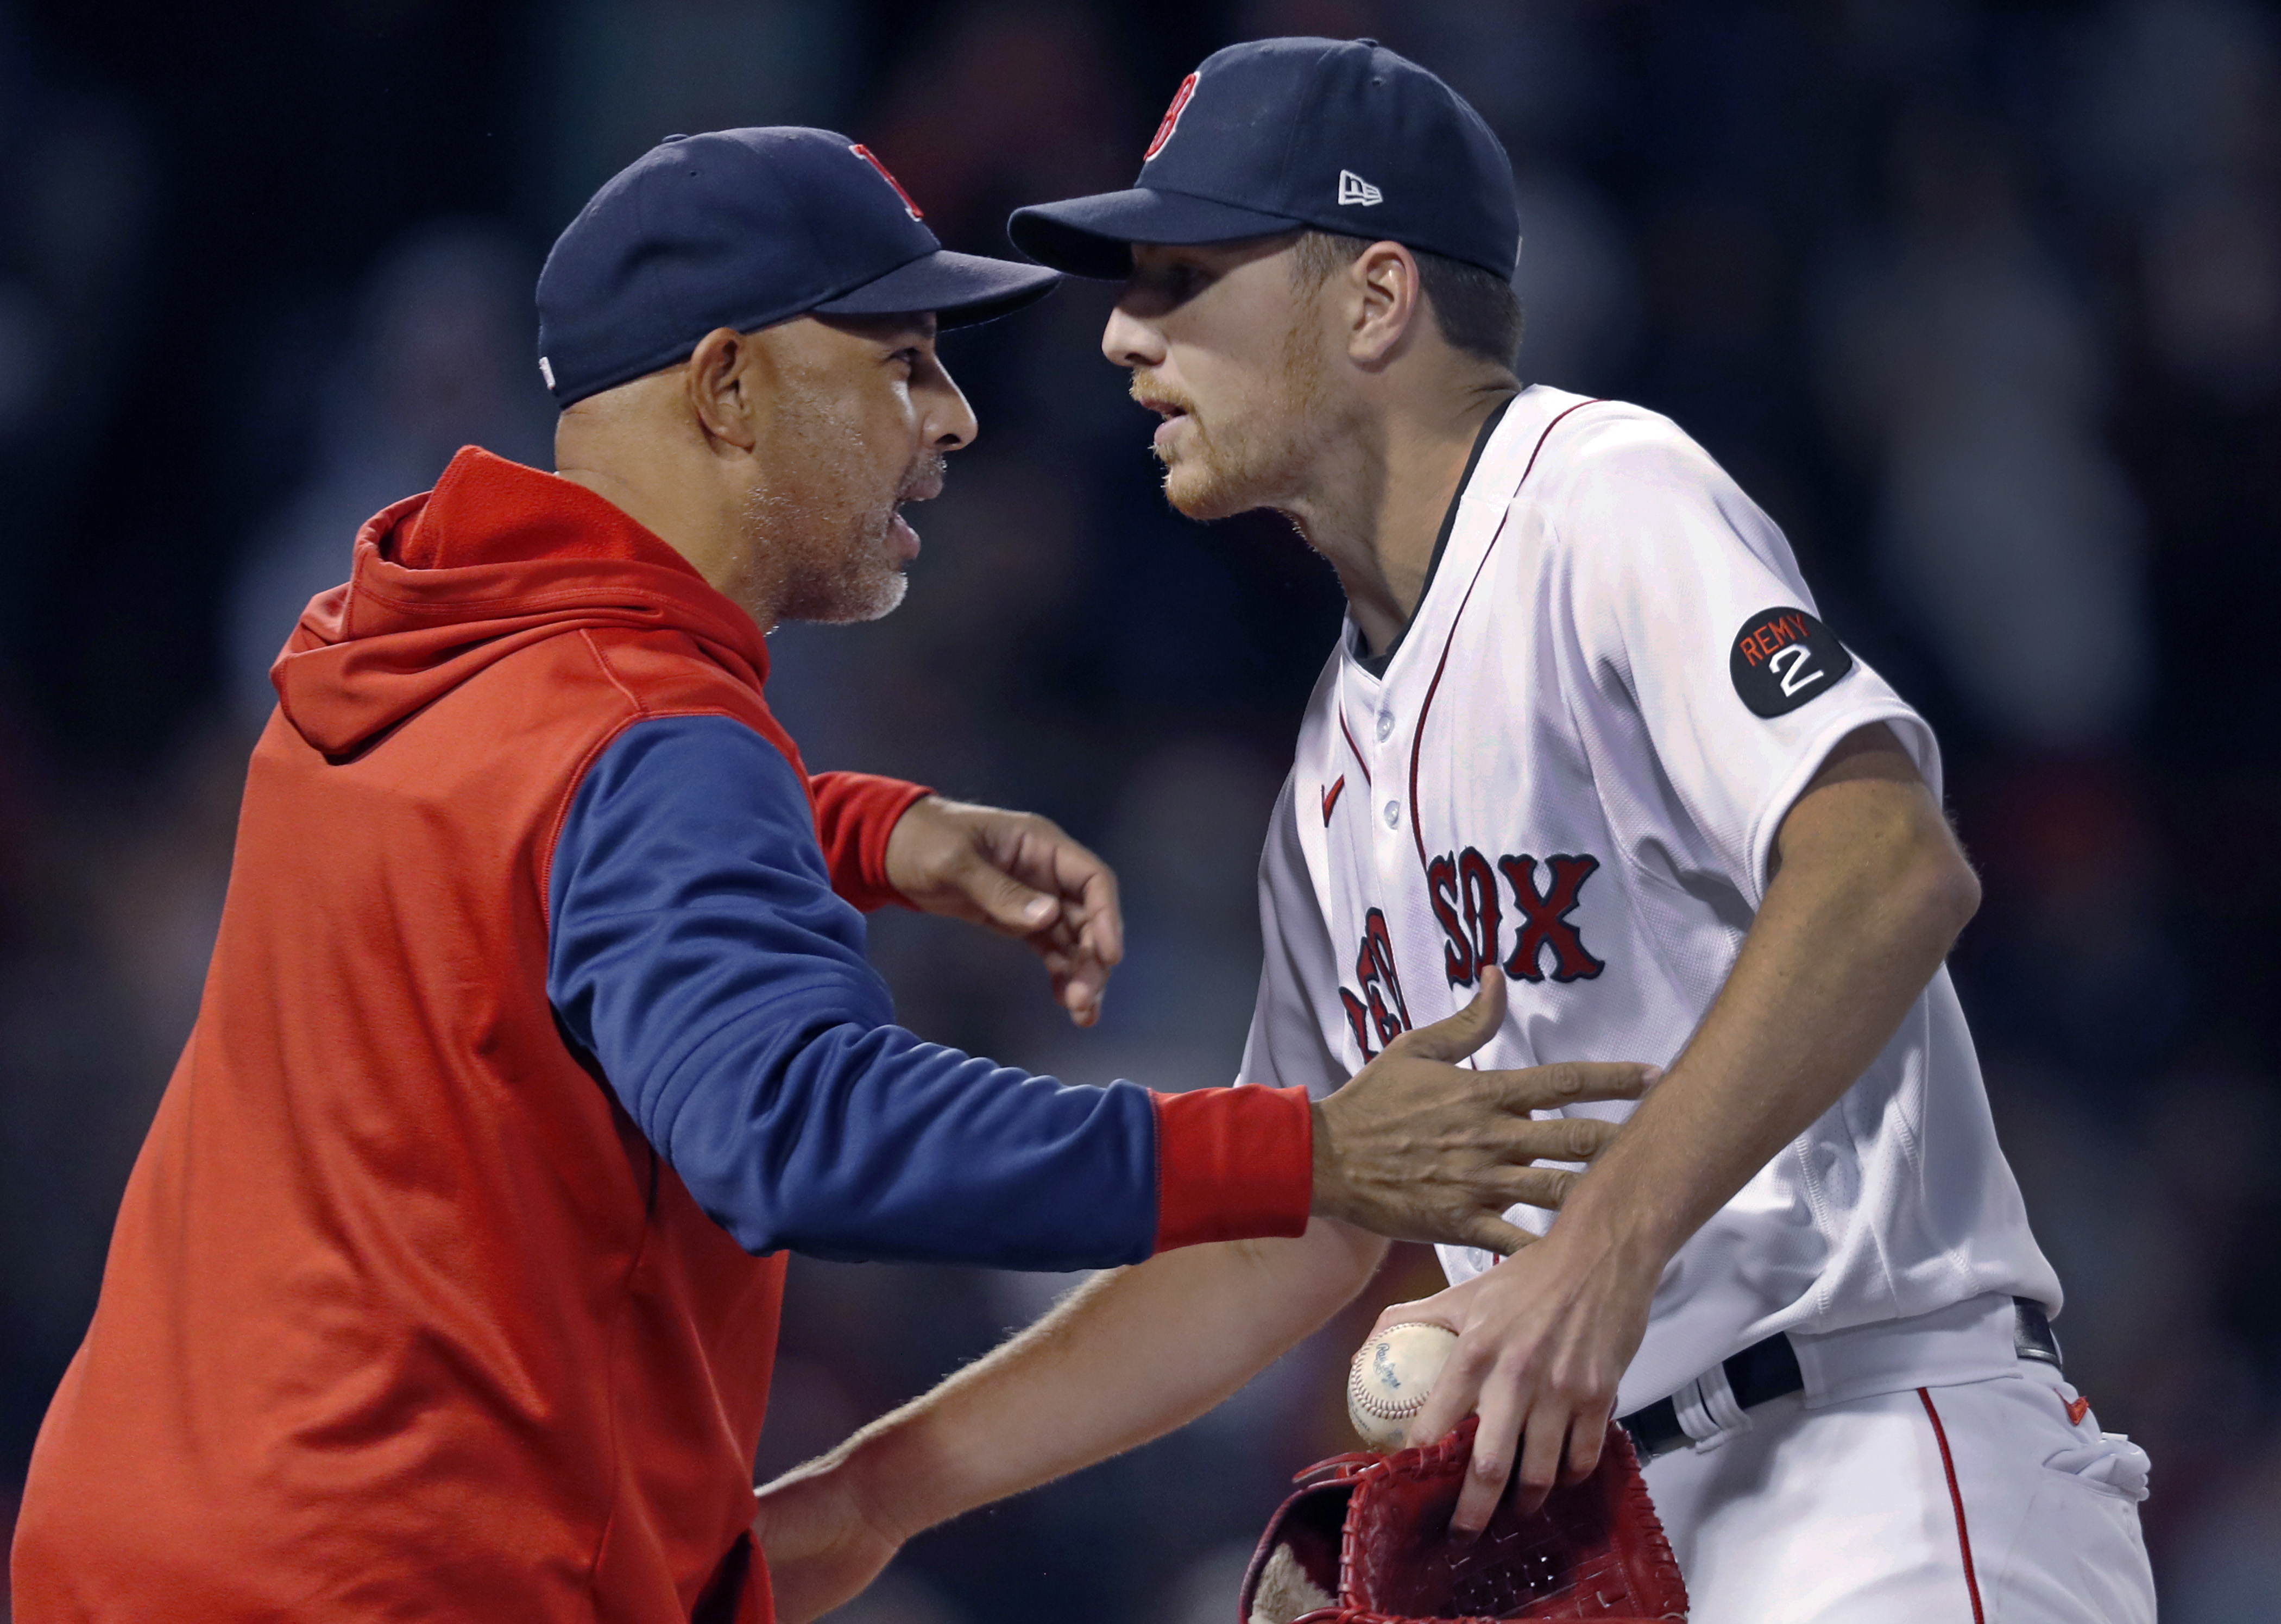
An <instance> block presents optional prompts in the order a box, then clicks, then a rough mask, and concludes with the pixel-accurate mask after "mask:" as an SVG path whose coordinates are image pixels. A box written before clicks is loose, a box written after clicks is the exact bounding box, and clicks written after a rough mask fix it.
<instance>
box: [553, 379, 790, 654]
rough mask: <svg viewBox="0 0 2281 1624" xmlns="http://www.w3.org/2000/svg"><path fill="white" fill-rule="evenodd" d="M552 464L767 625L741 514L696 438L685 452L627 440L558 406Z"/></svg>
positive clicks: (767, 607) (770, 626)
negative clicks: (561, 416)
mask: <svg viewBox="0 0 2281 1624" xmlns="http://www.w3.org/2000/svg"><path fill="white" fill-rule="evenodd" d="M576 409H577V408H576V407H573V408H572V409H571V410H572V412H574V413H575V412H576ZM554 471H555V474H556V476H557V477H559V478H561V479H567V480H568V481H569V482H570V483H573V484H576V485H584V487H585V488H586V489H587V490H589V491H592V492H593V493H594V494H595V495H597V496H599V497H600V498H601V499H603V500H604V501H606V502H607V503H609V504H610V505H611V506H612V507H615V508H616V509H617V510H618V511H619V512H620V513H622V514H625V515H626V517H628V518H629V519H631V520H632V521H633V522H635V523H636V524H638V525H640V526H641V527H642V528H643V529H644V530H647V531H649V532H650V534H651V535H653V536H655V537H657V538H658V539H659V540H660V541H662V542H663V543H665V545H667V546H669V547H671V548H672V549H673V550H674V551H675V552H676V553H679V554H681V556H682V557H683V558H684V559H685V560H687V561H688V563H689V567H690V568H692V569H694V570H695V571H696V572H697V573H698V574H699V575H700V576H704V577H705V580H706V583H707V584H708V585H710V586H711V587H712V588H713V589H714V590H715V592H720V593H721V594H722V595H723V596H724V597H726V598H728V599H730V600H731V601H732V602H733V603H735V604H736V605H737V606H738V607H739V608H742V609H743V610H744V611H745V612H746V614H748V615H751V616H752V617H753V619H754V622H755V623H757V624H758V625H759V626H760V629H761V630H762V631H763V632H766V631H770V630H774V629H775V626H776V621H777V615H776V611H775V605H774V603H773V601H772V599H771V597H770V595H769V593H766V592H759V591H756V590H754V588H755V583H754V579H753V576H754V558H753V556H752V550H751V547H750V545H748V543H747V542H746V539H745V536H744V527H743V525H742V524H741V523H740V522H739V520H740V518H741V515H740V514H739V513H738V511H737V510H736V507H735V504H734V502H733V501H731V500H730V499H728V497H727V496H726V494H725V493H724V492H723V491H722V490H721V488H720V480H719V473H718V470H717V469H716V468H715V467H714V466H713V460H712V459H711V458H710V457H708V456H707V455H705V453H704V451H703V448H702V447H701V446H700V447H698V448H695V449H694V451H693V452H692V448H690V447H687V446H684V445H667V444H659V443H657V442H656V441H655V440H654V439H645V440H643V441H641V442H639V443H630V442H629V439H628V437H626V436H625V435H623V434H621V433H613V432H609V431H607V430H598V429H594V428H592V427H591V426H588V425H579V424H573V423H572V422H571V421H569V414H565V417H564V420H563V421H562V422H561V424H560V425H559V426H558V427H557V429H556V431H555V437H554Z"/></svg>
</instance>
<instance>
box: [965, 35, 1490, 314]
mask: <svg viewBox="0 0 2281 1624" xmlns="http://www.w3.org/2000/svg"><path fill="white" fill-rule="evenodd" d="M1305 226H1312V227H1315V228H1318V229H1320V230H1324V231H1335V232H1340V233H1343V234H1344V235H1347V236H1365V237H1368V238H1370V239H1371V240H1372V241H1373V242H1378V241H1390V242H1396V243H1400V244H1403V245H1404V246H1406V247H1410V248H1414V249H1420V250H1423V251H1426V252H1428V253H1436V254H1442V255H1444V256H1446V257H1447V258H1449V259H1458V260H1462V261H1463V262H1464V263H1465V264H1467V265H1474V266H1479V267H1481V269H1483V270H1485V271H1488V272H1490V273H1491V274H1493V275H1498V276H1510V275H1512V271H1513V266H1514V263H1515V262H1516V261H1517V260H1518V259H1519V254H1520V211H1519V206H1518V205H1517V204H1516V203H1515V202H1514V200H1513V186H1512V160H1511V159H1508V158H1506V156H1505V151H1504V146H1503V145H1502V144H1501V143H1499V142H1498V140H1497V138H1496V135H1494V134H1492V133H1491V132H1490V129H1489V127H1488V125H1487V124H1485V123H1483V122H1482V121H1481V114H1479V113H1477V112H1474V111H1473V108H1472V107H1471V106H1469V105H1467V104H1466V102H1465V98H1464V97H1461V96H1459V95H1458V93H1457V92H1456V91H1455V90H1452V89H1450V87H1449V86H1448V85H1446V84H1443V83H1442V81H1441V80H1440V79H1438V78H1436V77H1435V76H1434V74H1432V73H1427V71H1426V70H1425V69H1424V68H1422V67H1420V66H1418V65H1417V64H1416V63H1415V62H1412V61H1411V60H1410V59H1409V58H1406V57H1400V56H1396V54H1395V53H1394V52H1393V51H1390V50H1387V49H1386V47H1384V46H1383V45H1380V43H1378V42H1377V41H1375V40H1321V39H1280V40H1253V41H1250V42H1249V43H1245V44H1241V45H1230V46H1229V47H1228V48H1227V49H1226V50H1218V51H1214V52H1213V53H1212V54H1211V55H1210V56H1209V57H1207V58H1204V61H1203V66H1201V67H1199V68H1197V69H1196V71H1195V73H1190V74H1189V75H1188V76H1187V78H1186V79H1184V80H1182V81H1180V88H1179V90H1178V91H1176V92H1175V93H1174V94H1173V97H1172V104H1171V106H1170V107H1168V108H1167V109H1165V112H1164V122H1163V123H1161V124H1159V125H1158V126H1157V127H1156V139H1155V140H1154V141H1151V142H1150V143H1148V151H1147V152H1146V153H1145V154H1143V155H1142V158H1141V163H1140V178H1139V179H1138V180H1137V181H1135V182H1133V186H1132V187H1131V189H1128V190H1125V191H1121V192H1104V193H1102V194H1100V195H1099V196H1096V197H1072V198H1070V199H1069V200H1068V201H1066V202H1063V203H1041V204H1037V205H1032V206H1031V207H1029V208H1025V209H1017V210H1016V211H1015V212H1014V215H1013V218H1012V219H1011V220H1008V221H1007V225H1006V229H1007V233H1008V235H1009V236H1011V237H1012V238H1013V239H1014V246H1015V247H1017V248H1018V249H1020V250H1021V251H1023V252H1024V253H1025V254H1027V255H1029V256H1030V257H1031V258H1032V259H1036V260H1038V261H1040V263H1041V264H1045V265H1049V266H1052V267H1054V268H1055V269H1056V270H1063V271H1068V272H1071V273H1072V274H1074V275H1079V276H1094V277H1100V278H1103V279H1108V280H1116V279H1120V278H1122V277H1124V276H1125V275H1126V274H1127V273H1128V272H1130V271H1131V269H1132V268H1133V262H1132V253H1131V249H1130V246H1129V245H1130V244H1134V243H1180V244H1199V243H1226V242H1233V241H1235V240H1236V239H1238V238H1241V237H1254V236H1272V235H1273V234H1274V233H1276V232H1280V231H1289V230H1293V229H1295V228H1300V227H1305Z"/></svg>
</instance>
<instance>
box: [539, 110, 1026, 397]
mask: <svg viewBox="0 0 2281 1624" xmlns="http://www.w3.org/2000/svg"><path fill="white" fill-rule="evenodd" d="M1059 280H1060V278H1059V276H1058V275H1057V274H1056V273H1055V272H1053V271H1050V270H1045V269H1041V268H1040V267H1037V266H1034V265H1021V264H1017V263H1016V262H1014V261H1012V260H1008V259H984V258H982V257H980V256H978V255H975V254H956V253H952V252H950V251H947V250H946V249H945V248H944V247H943V245H942V244H940V243H939V242H938V241H937V240H936V239H935V235H934V233H933V232H932V231H930V230H928V229H927V228H926V224H925V222H924V220H923V219H922V218H921V217H920V214H919V206H918V205H917V204H916V203H914V202H912V201H911V199H910V197H909V194H908V193H906V192H905V191H904V190H903V189H902V186H901V183H899V182H897V181H896V179H895V177H894V176H893V175H892V174H888V173H887V168H886V166H885V165H884V164H882V163H881V162H880V161H879V160H878V159H876V158H874V157H872V156H871V154H870V152H869V151H867V150H865V149H864V148H863V147H862V145H861V144H859V143H855V142H853V141H850V140H848V139H847V136H845V135H835V134H834V133H832V132H831V131H830V130H823V129H802V128H795V127H790V126H783V127H772V128H751V129H724V130H715V131H713V132H711V133H710V134H707V135H668V136H667V137H666V138H665V139H664V140H663V141H661V142H660V143H658V144H657V145H656V146H654V147H652V148H651V149H650V150H649V151H647V152H645V153H644V154H643V155H642V156H641V157H639V158H638V159H635V160H634V161H633V162H632V163H631V164H630V165H628V166H626V167H625V168H624V169H622V170H621V171H620V172H619V173H618V174H616V175H615V177H613V178H612V179H611V181H610V182H609V183H608V184H607V185H606V186H604V187H603V188H602V189H601V190H599V191H598V192H596V193H595V194H594V196H593V197H592V200H591V201H590V202H589V203H588V204H587V205H586V206H585V207H584V208H583V209H581V210H580V211H579V212H578V218H577V219H576V220H572V221H571V222H570V224H569V225H568V227H566V228H564V230H563V233H562V235H561V236H560V237H558V238H556V239H555V243H554V247H553V251H552V252H550V253H549V254H548V255H547V256H546V265H545V268H544V269H542V270H541V271H540V272H539V274H538V370H539V375H540V376H542V377H543V378H545V381H546V387H547V388H548V389H550V390H552V391H553V393H554V398H555V400H556V401H557V402H558V403H559V404H561V405H562V406H568V405H570V404H571V403H572V402H573V401H576V400H581V399H584V398H585V397H586V396H588V395H593V394H599V392H601V391H603V390H606V389H615V387H617V385H619V384H621V383H628V382H630V381H631V380H632V379H635V378H638V377H640V376H641V375H644V374H645V373H650V372H654V371H656V370H657V369H658V368H659V367H665V366H670V365H671V364H672V363H673V362H675V361H677V360H684V358H686V357H687V356H688V354H689V352H691V351H692V350H693V349H695V348H696V347H697V341H698V340H699V339H700V338H702V337H704V336H705V335H706V334H707V333H709V332H711V331H712V330H713V329H715V328H720V327H731V328H734V329H737V330H738V332H751V331H752V330H754V329H756V328H762V327H768V326H770V325H772V324H773V323H775V322H778V321H788V320H790V319H791V318H792V317H793V316H800V315H807V314H809V313H823V314H826V315H890V314H895V313H901V312H904V311H932V312H934V313H935V315H936V317H937V319H938V320H939V321H940V322H941V324H942V325H943V326H945V327H960V326H965V325H969V324H971V323H973V322H976V321H989V320H990V319H991V318H992V317H993V316H1002V315H1005V314H1007V313H1009V312H1011V311H1015V310H1018V309H1020V308H1021V307H1022V306H1023V305H1027V304H1029V303H1030V302H1032V300H1034V299H1038V298H1043V297H1044V296H1045V295H1046V293H1047V292H1048V291H1049V290H1051V289H1052V287H1053V285H1054V283H1055V282H1057V281H1059Z"/></svg>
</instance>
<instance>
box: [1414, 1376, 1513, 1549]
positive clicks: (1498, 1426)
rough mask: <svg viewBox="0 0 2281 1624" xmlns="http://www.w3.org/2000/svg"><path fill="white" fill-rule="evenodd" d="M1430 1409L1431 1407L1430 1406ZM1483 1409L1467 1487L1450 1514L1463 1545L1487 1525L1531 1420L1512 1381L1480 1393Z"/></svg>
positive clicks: (1492, 1385)
mask: <svg viewBox="0 0 2281 1624" xmlns="http://www.w3.org/2000/svg"><path fill="white" fill-rule="evenodd" d="M1434 1396H1435V1397H1436V1398H1438V1397H1440V1396H1441V1395H1440V1394H1438V1393H1437V1394H1435V1395H1434ZM1427 1407H1428V1408H1429V1409H1430V1408H1432V1406H1431V1404H1428V1406H1427ZM1480 1408H1481V1426H1480V1427H1479V1428H1478V1429H1477V1430H1476V1431H1475V1432H1474V1434H1473V1458H1471V1459H1469V1460H1468V1461H1467V1462H1466V1463H1465V1487H1464V1488H1463V1489H1459V1490H1458V1504H1457V1508H1456V1510H1454V1511H1452V1512H1450V1538H1451V1539H1453V1540H1458V1541H1460V1542H1463V1541H1465V1540H1470V1539H1473V1538H1474V1537H1475V1536H1476V1535H1479V1534H1480V1533H1481V1530H1482V1529H1483V1528H1485V1527H1488V1520H1489V1514H1490V1513H1491V1512H1494V1511H1496V1504H1497V1501H1498V1499H1499V1498H1500V1497H1502V1496H1503V1495H1504V1486H1505V1484H1506V1482H1507V1481H1509V1480H1510V1479H1511V1478H1512V1463H1513V1457H1514V1454H1515V1452H1516V1450H1519V1449H1520V1448H1522V1447H1523V1437H1524V1435H1523V1433H1522V1427H1523V1425H1524V1423H1525V1422H1526V1420H1527V1419H1528V1405H1527V1398H1526V1396H1524V1395H1523V1394H1522V1393H1521V1392H1520V1391H1519V1389H1518V1388H1515V1387H1514V1386H1513V1384H1512V1383H1510V1382H1497V1381H1492V1382H1491V1383H1490V1385H1489V1386H1488V1388H1487V1389H1486V1390H1484V1391H1483V1393H1482V1394H1481V1405H1480ZM1451 1425H1455V1423H1454V1422H1453V1423H1451ZM1445 1430H1446V1429H1445ZM1437 1436H1438V1435H1437Z"/></svg>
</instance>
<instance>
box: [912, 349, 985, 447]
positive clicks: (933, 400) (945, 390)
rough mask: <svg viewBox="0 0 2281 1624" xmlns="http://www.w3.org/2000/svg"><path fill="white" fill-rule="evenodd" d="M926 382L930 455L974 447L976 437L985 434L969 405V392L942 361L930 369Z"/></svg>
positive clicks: (937, 361)
mask: <svg viewBox="0 0 2281 1624" xmlns="http://www.w3.org/2000/svg"><path fill="white" fill-rule="evenodd" d="M929 372H930V374H931V375H930V376H929V377H928V378H927V380H926V443H927V447H928V449H929V450H931V451H945V452H948V451H957V450H959V449H961V448H962V447H964V446H968V445H973V444H974V437H975V436H976V435H978V434H979V433H981V432H982V425H981V424H980V423H978V422H977V421H975V417H974V408H973V407H972V406H970V405H968V404H967V399H966V391H964V390H962V389H961V388H959V387H958V383H957V380H955V378H953V377H952V376H951V375H950V369H949V368H948V367H945V366H944V365H943V364H942V362H941V361H940V360H936V361H935V362H934V364H933V366H932V367H931V368H929Z"/></svg>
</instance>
